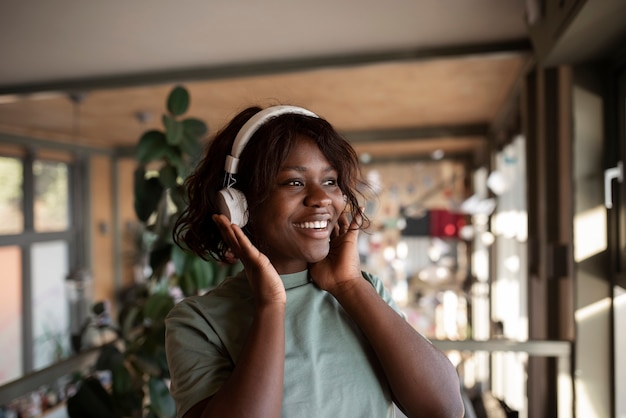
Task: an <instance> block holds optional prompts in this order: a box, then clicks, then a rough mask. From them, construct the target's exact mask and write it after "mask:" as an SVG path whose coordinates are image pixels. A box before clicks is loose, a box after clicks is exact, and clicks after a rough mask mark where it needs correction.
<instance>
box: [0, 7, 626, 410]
mask: <svg viewBox="0 0 626 418" xmlns="http://www.w3.org/2000/svg"><path fill="white" fill-rule="evenodd" d="M623 16H626V3H624V2H623V1H622V0H594V1H590V0H525V1H524V0H472V1H459V0H422V1H419V2H418V1H409V0H389V1H386V2H376V1H370V0H365V1H358V2H357V1H355V0H346V1H340V2H337V1H334V2H333V1H328V0H318V1H316V2H301V1H287V0H267V1H265V2H254V1H250V0H241V1H231V2H226V1H212V2H206V1H199V0H182V1H178V2H166V1H161V0H151V1H148V0H136V1H133V2H121V1H117V0H113V1H109V2H79V1H76V0H58V1H56V2H49V1H41V0H33V1H30V2H8V1H7V2H2V3H1V4H0V57H2V65H0V265H1V266H2V280H0V298H1V303H0V313H1V315H0V343H1V344H2V347H3V351H4V355H3V356H1V357H0V406H1V408H2V409H1V410H0V417H4V416H6V417H16V416H20V417H38V416H47V417H66V416H81V415H80V413H78V415H77V414H76V413H74V414H72V413H70V412H71V411H72V408H74V407H76V408H78V406H76V405H77V404H78V403H80V402H79V401H78V400H83V399H87V398H85V397H84V396H85V393H86V391H89V390H91V389H89V388H92V389H93V387H94V386H91V385H92V384H93V382H97V383H98V385H97V388H96V389H93V390H95V391H96V392H98V391H99V390H100V388H103V389H104V391H105V392H106V393H103V394H102V393H100V392H98V399H100V400H102V402H104V404H103V406H102V408H104V409H103V410H106V408H109V407H110V408H112V409H111V411H112V412H110V413H109V415H107V414H106V413H105V414H104V415H102V416H142V415H143V416H155V417H156V416H159V417H166V416H172V415H171V399H169V398H168V396H167V370H166V366H163V361H162V360H163V352H162V344H161V340H162V336H161V334H160V332H161V331H162V328H161V327H160V325H161V324H162V319H163V316H164V314H165V313H166V312H167V310H168V309H169V308H170V307H171V306H172V305H173V303H176V301H178V300H180V298H181V297H184V296H187V295H191V294H198V293H202V292H204V291H206V290H207V289H210V288H211V287H212V286H215V285H216V284H217V283H219V281H220V280H221V279H222V278H223V277H225V276H226V275H228V274H231V273H232V272H233V271H234V269H236V266H235V267H228V266H224V265H220V264H219V263H203V262H200V261H198V260H193V259H190V258H186V257H185V256H184V255H182V254H181V253H180V252H179V251H177V249H175V248H173V247H172V245H171V242H170V241H169V234H168V232H169V231H170V229H171V219H173V217H174V216H175V215H176V214H177V213H178V212H179V211H180V209H181V208H182V207H184V203H182V202H181V201H180V200H179V194H178V193H179V190H180V183H181V182H182V179H184V176H185V174H186V173H187V172H188V170H189V169H190V167H192V166H193V164H194V162H195V161H197V157H198V155H199V153H200V152H201V151H200V150H201V148H202V147H203V146H204V145H205V144H206V143H208V141H210V139H211V137H212V135H213V134H215V132H216V131H218V130H219V129H220V128H221V127H222V126H223V125H224V124H225V123H226V122H227V121H228V120H229V119H230V118H231V117H232V116H234V115H235V114H237V113H238V112H239V111H240V110H242V109H244V108H246V107H248V106H251V105H260V106H268V105H273V104H294V105H299V106H303V107H306V108H308V109H311V110H312V111H314V112H316V113H317V114H319V115H321V116H323V117H324V118H326V119H328V120H329V121H330V122H331V123H332V124H333V125H334V126H335V127H336V128H338V129H339V130H340V131H341V133H342V134H343V135H344V136H345V137H346V138H347V139H348V140H349V141H350V142H351V143H352V145H353V146H354V148H355V149H356V151H357V152H358V154H359V158H360V160H361V163H362V170H363V174H364V176H365V177H366V178H367V180H368V182H369V183H370V185H371V186H372V191H373V194H372V195H371V196H370V197H369V198H368V199H367V200H366V201H364V202H363V204H364V206H365V209H366V212H367V214H368V215H369V216H370V218H371V219H372V220H373V223H372V226H371V228H370V230H369V231H368V233H366V234H361V236H360V243H359V251H360V254H361V258H362V263H363V266H364V269H366V270H368V271H370V272H372V273H374V274H376V275H378V276H379V277H381V278H382V279H383V280H384V282H385V284H386V286H387V288H388V289H389V291H390V292H391V294H392V295H393V297H394V299H395V300H396V301H397V302H398V304H399V305H400V306H401V308H402V309H403V310H404V312H405V313H406V315H407V318H408V320H409V321H410V323H411V324H412V325H413V326H414V327H415V328H416V329H417V330H418V331H420V332H421V333H422V334H423V335H425V336H426V337H428V338H429V339H431V340H432V341H433V344H435V345H437V346H438V347H440V348H441V349H442V350H444V351H445V352H446V353H447V354H448V356H449V357H450V359H451V360H452V362H453V363H454V364H455V365H456V367H457V370H458V372H459V377H460V380H461V383H462V386H463V392H464V396H465V398H466V399H465V400H466V416H468V417H483V416H485V417H486V416H489V417H501V416H502V417H509V416H520V417H584V418H587V417H619V418H622V417H626V358H625V357H624V354H623V353H624V352H626V347H625V341H624V335H623V334H624V333H623V332H621V333H620V332H619V330H623V323H624V320H625V319H626V313H625V309H626V308H625V301H626V297H625V296H624V294H625V290H624V289H625V288H626V274H625V273H624V269H625V268H626V187H625V186H624V182H623V176H624V174H623V168H622V167H623V165H622V164H623V161H624V159H625V158H626V71H625V68H626V49H625V45H626V20H625V19H624V18H623ZM155 144H157V145H155ZM112 347H114V348H112ZM112 364H113V366H111V365H112ZM118 366H119V367H118ZM122 366H124V371H123V372H122V371H120V370H122V369H121V368H120V367H122ZM164 367H165V368H164ZM120 379H126V380H123V381H124V382H126V383H127V384H124V385H122V384H116V382H121V381H122V380H120ZM137 382H139V383H137ZM122 386H124V387H125V388H126V389H128V388H130V389H128V391H126V389H123V388H122ZM89 393H90V394H91V393H94V392H89ZM107 393H108V394H107ZM77 394H78V395H77ZM138 394H139V395H138ZM71 399H74V404H73V406H71V405H72V401H71ZM120 405H123V407H121V406H120ZM129 405H130V406H129ZM120 408H121V410H123V411H124V412H120ZM77 410H78V409H77ZM68 411H69V412H68ZM128 411H131V412H128ZM138 411H139V412H138ZM137 414H139V415H137Z"/></svg>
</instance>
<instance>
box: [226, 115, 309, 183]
mask: <svg viewBox="0 0 626 418" xmlns="http://www.w3.org/2000/svg"><path fill="white" fill-rule="evenodd" d="M288 113H289V114H296V115H303V116H310V117H314V118H318V117H319V116H317V115H316V114H315V113H313V112H311V111H310V110H307V109H305V108H303V107H298V106H286V105H281V106H271V107H268V108H266V109H263V110H261V111H260V112H258V113H257V114H255V115H254V116H252V117H251V118H250V119H248V121H247V122H246V123H245V124H244V125H243V126H242V127H241V129H240V130H239V132H238V133H237V136H236V137H235V142H233V148H232V150H231V152H230V155H228V156H227V157H226V163H225V165H224V170H226V172H227V173H229V175H233V174H236V173H237V166H238V165H239V156H240V155H241V152H242V151H243V149H244V148H245V146H246V144H247V143H248V141H249V140H250V138H251V137H252V135H254V133H255V132H256V131H257V130H258V129H259V128H260V127H261V126H263V125H264V124H265V123H267V121H269V120H270V119H273V118H275V117H277V116H280V115H284V114H288Z"/></svg>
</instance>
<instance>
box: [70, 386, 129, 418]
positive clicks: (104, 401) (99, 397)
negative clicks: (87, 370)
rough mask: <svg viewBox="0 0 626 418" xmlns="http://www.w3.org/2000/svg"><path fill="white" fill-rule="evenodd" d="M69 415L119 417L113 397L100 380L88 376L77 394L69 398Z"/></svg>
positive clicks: (99, 417)
mask: <svg viewBox="0 0 626 418" xmlns="http://www.w3.org/2000/svg"><path fill="white" fill-rule="evenodd" d="M67 415H68V416H69V417H70V418H117V417H120V416H121V415H120V414H119V413H117V412H116V410H115V405H114V402H113V398H112V397H111V395H109V393H108V392H107V391H106V390H105V389H104V388H103V387H102V384H101V383H100V381H98V380H97V379H95V378H93V377H88V378H86V379H85V380H83V381H82V383H81V385H80V387H79V388H78V391H77V392H76V394H74V395H73V396H71V397H70V398H69V399H68V400H67Z"/></svg>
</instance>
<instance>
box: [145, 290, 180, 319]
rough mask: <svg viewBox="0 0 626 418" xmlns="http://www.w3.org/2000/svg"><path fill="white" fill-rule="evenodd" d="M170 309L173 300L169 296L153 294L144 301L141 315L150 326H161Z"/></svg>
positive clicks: (172, 305)
mask: <svg viewBox="0 0 626 418" xmlns="http://www.w3.org/2000/svg"><path fill="white" fill-rule="evenodd" d="M172 307H174V300H173V299H172V297H171V296H170V295H169V294H166V293H155V294H153V295H150V297H149V298H148V300H147V301H146V304H145V306H144V309H143V315H144V318H146V319H148V320H150V323H152V324H162V323H163V322H164V321H165V317H166V316H167V314H168V312H169V311H170V309H172Z"/></svg>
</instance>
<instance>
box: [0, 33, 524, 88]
mask: <svg viewBox="0 0 626 418" xmlns="http://www.w3.org/2000/svg"><path fill="white" fill-rule="evenodd" d="M531 51H532V45H531V44H530V41H529V40H528V39H521V40H512V41H507V42H498V43H490V44H477V45H459V46H451V47H443V48H427V49H404V50H396V51H383V52H379V53H366V54H344V55H333V56H322V57H312V58H300V59H291V60H277V61H265V62H264V61H257V62H250V63H244V64H227V65H217V66H210V67H198V68H188V69H181V70H164V71H154V72H142V73H137V74H122V75H119V76H113V77H93V78H84V79H74V80H57V81H50V82H44V83H32V84H19V85H2V86H0V96H2V95H28V94H35V93H42V92H60V91H62V92H72V91H88V90H95V89H107V88H121V87H134V86H145V85H154V84H163V83H178V82H188V81H198V80H203V81H207V80H218V79H229V78H238V77H251V76H259V75H269V74H279V73H291V72H298V71H308V70H314V69H320V68H327V67H350V66H359V65H366V64H376V63H382V62H390V61H400V62H402V61H416V60H432V59H437V58H456V57H459V58H460V57H467V56H474V55H490V54H502V53H529V52H531Z"/></svg>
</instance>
